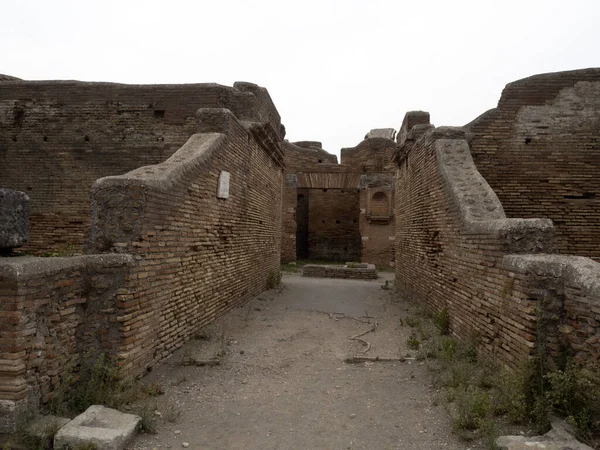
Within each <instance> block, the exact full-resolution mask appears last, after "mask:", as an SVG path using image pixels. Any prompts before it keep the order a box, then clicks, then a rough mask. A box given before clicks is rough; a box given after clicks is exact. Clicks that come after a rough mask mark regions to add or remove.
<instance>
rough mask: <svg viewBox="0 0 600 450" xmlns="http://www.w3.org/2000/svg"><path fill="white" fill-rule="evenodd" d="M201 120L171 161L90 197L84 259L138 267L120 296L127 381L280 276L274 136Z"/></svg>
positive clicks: (223, 114)
mask: <svg viewBox="0 0 600 450" xmlns="http://www.w3.org/2000/svg"><path fill="white" fill-rule="evenodd" d="M198 117H199V129H200V130H201V131H203V133H201V134H195V135H193V136H192V137H191V138H190V139H189V140H188V141H187V142H186V144H185V145H184V146H183V147H182V148H181V149H179V150H178V151H177V152H176V153H175V154H174V155H173V156H172V157H171V158H170V159H169V160H167V161H165V162H164V163H162V164H159V165H157V166H150V167H142V168H140V169H137V170H135V171H133V172H130V173H128V174H125V175H121V176H114V177H107V178H103V179H100V180H98V181H97V182H96V183H95V184H94V187H93V190H92V211H93V216H92V232H91V242H90V250H91V251H94V252H125V253H130V254H132V255H133V256H134V258H135V259H136V261H137V264H136V266H135V267H134V268H133V269H132V274H131V278H130V280H129V281H128V282H127V284H126V286H125V287H124V288H123V289H121V290H120V291H119V294H118V295H117V309H118V315H119V317H120V322H119V327H118V332H119V334H120V336H121V346H120V351H119V356H120V358H121V360H122V365H123V367H124V369H125V370H126V371H127V373H130V374H141V373H143V372H144V371H145V370H146V369H147V368H149V367H151V366H152V365H154V364H156V363H157V362H158V361H160V360H162V359H163V358H165V357H167V356H169V355H170V354H171V353H172V352H173V351H174V350H175V349H176V348H178V347H179V346H181V345H182V344H183V343H184V342H185V341H186V339H188V338H189V337H190V336H192V335H193V334H194V333H195V332H197V330H198V329H200V328H201V327H202V326H203V325H206V324H207V323H209V322H210V321H212V320H214V319H215V318H216V317H218V316H219V315H221V314H223V313H225V312H226V311H228V310H230V309H231V308H233V307H235V306H237V305H239V304H240V303H241V302H243V301H244V300H246V299H248V298H250V297H251V296H253V295H255V294H258V293H259V292H261V291H263V290H264V289H265V288H266V286H267V280H268V278H269V277H270V276H274V275H275V274H277V273H278V271H279V261H280V243H281V199H282V181H283V169H282V166H281V164H282V156H281V159H278V158H277V154H276V151H277V149H278V143H277V139H276V138H277V136H276V133H274V132H272V133H271V134H270V135H269V133H268V130H269V129H270V127H269V126H267V127H266V128H264V129H259V130H255V131H252V129H251V130H250V131H252V132H249V129H248V127H247V126H246V125H243V124H242V123H240V122H239V121H238V120H237V119H236V118H235V116H233V115H232V114H231V113H229V112H228V111H226V110H214V109H213V110H211V109H208V110H202V111H199V116H198ZM267 125H268V124H267ZM261 130H262V131H261ZM269 136H270V137H271V138H272V140H269ZM222 171H227V172H229V173H230V185H229V198H227V199H224V198H217V186H218V180H219V176H220V174H221V172H222ZM123 218H127V220H124V219H123Z"/></svg>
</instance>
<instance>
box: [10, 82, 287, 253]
mask: <svg viewBox="0 0 600 450" xmlns="http://www.w3.org/2000/svg"><path fill="white" fill-rule="evenodd" d="M201 107H226V108H229V109H231V110H232V111H233V112H234V113H235V114H236V115H237V116H238V117H240V119H242V120H249V121H257V122H268V123H270V124H271V125H272V127H273V128H274V129H276V130H277V131H278V132H279V131H280V127H281V125H280V119H279V115H278V114H277V110H276V109H275V108H274V106H273V104H272V102H271V99H270V97H269V96H268V93H266V90H264V89H263V88H259V87H258V86H255V85H252V84H249V83H236V85H235V87H233V88H231V87H225V86H219V85H216V84H189V85H143V86H139V85H123V84H114V83H84V82H76V81H49V82H45V81H6V82H0V167H2V171H0V186H1V187H5V188H11V189H15V190H21V191H24V192H26V193H27V194H28V195H29V196H30V198H31V233H30V242H29V244H28V245H27V246H26V247H25V248H24V250H27V251H31V252H34V253H42V252H44V251H47V250H65V249H68V250H69V251H74V252H81V250H82V247H83V242H84V236H85V233H86V230H87V229H88V226H89V202H90V199H89V192H90V189H91V186H92V184H93V183H94V181H95V180H96V179H98V178H100V177H103V176H107V175H119V174H123V173H126V172H128V171H130V170H133V169H135V168H137V167H140V166H144V165H148V164H157V163H160V162H162V161H164V160H165V159H166V158H168V157H169V156H171V155H172V154H173V153H174V152H175V151H176V150H177V149H178V148H179V147H181V146H182V145H183V144H184V143H185V142H186V140H187V139H188V137H189V136H190V135H191V134H193V133H194V132H195V125H196V119H195V113H196V110H197V109H198V108H201Z"/></svg>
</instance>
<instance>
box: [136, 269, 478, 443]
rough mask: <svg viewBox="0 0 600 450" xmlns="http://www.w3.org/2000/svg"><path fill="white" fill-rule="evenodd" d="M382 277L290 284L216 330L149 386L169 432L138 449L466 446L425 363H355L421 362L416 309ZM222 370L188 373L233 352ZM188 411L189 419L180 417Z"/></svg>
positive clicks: (289, 278)
mask: <svg viewBox="0 0 600 450" xmlns="http://www.w3.org/2000/svg"><path fill="white" fill-rule="evenodd" d="M386 279H387V280H390V281H391V280H393V275H392V274H387V273H383V274H381V277H380V278H379V279H378V280H373V281H359V280H336V279H319V278H303V277H301V276H300V275H297V274H290V275H285V276H284V278H283V288H282V289H280V290H271V291H267V292H265V293H263V294H261V295H259V296H258V297H256V298H254V299H253V300H251V301H250V302H249V303H247V304H246V305H244V306H243V307H241V308H238V309H236V310H234V311H233V312H231V313H230V314H228V315H227V316H226V317H223V318H222V319H220V320H218V321H216V322H215V323H214V324H212V325H211V326H210V327H208V330H207V332H206V335H207V336H205V337H208V340H206V339H203V340H202V339H200V340H193V341H190V342H189V343H188V344H186V345H185V346H184V347H183V348H182V349H181V350H179V351H178V352H176V354H174V355H173V356H172V357H171V358H170V359H169V360H168V361H167V362H166V363H164V364H162V365H161V366H160V367H159V368H158V369H156V370H155V371H154V372H153V373H152V374H150V375H149V376H148V377H146V380H145V381H148V382H152V381H157V382H159V383H161V384H162V385H163V387H164V388H165V391H166V392H165V395H163V396H160V397H158V399H157V410H158V412H159V413H160V414H161V415H162V416H160V415H159V414H156V417H158V424H157V433H156V434H154V435H150V434H142V435H140V436H139V437H138V438H137V439H136V441H135V442H134V443H133V444H132V445H131V446H130V447H129V449H130V450H142V449H147V450H150V449H159V448H182V446H183V443H184V442H185V443H189V447H188V448H191V449H203V450H204V449H206V450H213V449H214V450H217V449H219V450H222V449H250V450H259V449H260V450H268V449H371V450H378V449H406V450H410V449H465V448H478V447H469V446H470V445H472V444H466V443H464V442H460V441H459V439H458V438H457V437H456V436H454V435H453V434H452V433H451V430H450V421H449V418H448V416H447V414H446V412H445V411H444V409H443V407H442V406H434V394H435V392H434V388H433V387H432V386H431V383H430V378H431V377H430V374H429V373H428V372H427V368H426V367H425V366H424V364H422V363H419V362H416V361H410V360H407V361H406V362H372V363H361V364H346V363H345V362H344V359H345V358H347V357H348V356H353V355H362V354H363V353H362V352H363V351H364V350H365V349H366V345H365V344H364V343H361V342H359V341H356V340H350V339H349V338H350V337H352V336H354V335H356V334H358V333H361V332H363V331H366V330H369V329H370V328H371V327H372V326H373V325H374V324H375V322H377V325H378V326H377V328H376V329H375V331H374V332H370V333H367V334H365V335H364V336H362V338H363V339H365V340H366V341H367V342H369V343H370V344H371V348H370V349H369V351H368V352H367V353H366V355H368V356H380V357H404V356H406V355H407V354H410V351H409V350H408V349H407V348H406V340H407V338H408V335H409V333H410V329H409V328H408V327H403V326H401V324H400V320H399V319H400V318H401V317H406V315H407V314H408V313H407V311H408V304H407V303H405V302H403V301H401V300H398V299H397V298H395V297H394V296H393V295H392V294H391V291H388V290H383V289H381V287H382V284H383V282H384V281H385V280H386ZM223 353H224V356H220V359H221V360H222V364H221V365H220V366H213V367H196V366H182V365H181V361H182V357H189V356H192V357H194V358H198V359H207V358H211V357H213V356H215V355H222V354H223ZM177 412H181V415H180V416H179V417H176V415H177V414H176V413H177Z"/></svg>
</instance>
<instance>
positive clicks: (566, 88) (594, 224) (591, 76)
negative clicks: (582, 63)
mask: <svg viewBox="0 0 600 450" xmlns="http://www.w3.org/2000/svg"><path fill="white" fill-rule="evenodd" d="M468 127H469V128H470V130H471V131H472V132H473V137H472V140H471V149H472V153H473V158H474V159H475V163H476V164H477V167H478V169H479V170H480V172H481V173H482V175H483V176H484V177H485V179H486V180H487V181H488V182H489V184H490V185H491V186H492V188H493V189H494V191H495V192H496V193H497V194H498V197H499V198H500V201H501V202H502V205H503V206H504V210H505V212H506V215H507V216H508V217H524V218H531V217H544V218H549V219H552V221H553V222H554V224H555V225H556V227H557V245H558V248H559V249H560V251H561V253H570V254H576V255H584V256H589V257H592V258H595V259H598V258H600V241H598V239H597V236H598V235H599V234H600V177H599V176H598V173H597V172H598V167H599V166H600V141H599V140H598V130H599V129H600V69H587V70H578V71H571V72H560V73H553V74H544V75H536V76H533V77H529V78H525V79H523V80H519V81H516V82H513V83H510V84H508V85H507V86H506V88H505V89H504V91H503V93H502V97H501V99H500V101H499V103H498V107H497V108H495V109H493V110H490V111H488V112H487V113H485V114H483V115H482V116H480V117H479V118H477V119H476V120H475V121H473V122H472V123H471V124H469V125H468Z"/></svg>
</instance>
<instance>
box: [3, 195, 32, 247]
mask: <svg viewBox="0 0 600 450" xmlns="http://www.w3.org/2000/svg"><path fill="white" fill-rule="evenodd" d="M28 239H29V197H28V196H27V194H25V193H24V192H21V191H13V190H11V189H3V188H0V251H1V250H7V249H11V248H14V247H20V246H22V245H23V244H25V242H27V240H28Z"/></svg>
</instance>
